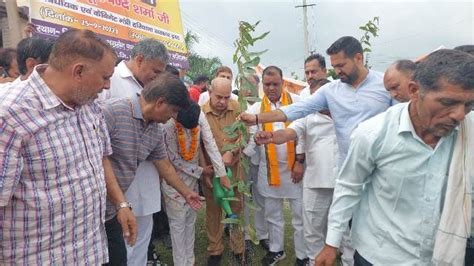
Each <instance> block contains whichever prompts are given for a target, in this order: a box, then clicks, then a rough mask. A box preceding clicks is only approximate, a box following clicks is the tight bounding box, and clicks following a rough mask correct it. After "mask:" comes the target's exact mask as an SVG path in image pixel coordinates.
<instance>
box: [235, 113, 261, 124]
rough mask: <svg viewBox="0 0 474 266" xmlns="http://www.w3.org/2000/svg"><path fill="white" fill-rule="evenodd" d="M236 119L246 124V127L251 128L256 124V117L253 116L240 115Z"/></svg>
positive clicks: (247, 114)
mask: <svg viewBox="0 0 474 266" xmlns="http://www.w3.org/2000/svg"><path fill="white" fill-rule="evenodd" d="M238 119H240V121H242V122H244V123H245V124H247V126H253V125H255V124H256V123H257V116H256V115H254V114H249V113H241V114H240V115H239V118H238Z"/></svg>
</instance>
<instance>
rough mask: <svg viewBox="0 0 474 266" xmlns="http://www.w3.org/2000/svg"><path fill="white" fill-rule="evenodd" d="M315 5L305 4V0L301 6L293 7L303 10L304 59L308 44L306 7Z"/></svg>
mask: <svg viewBox="0 0 474 266" xmlns="http://www.w3.org/2000/svg"><path fill="white" fill-rule="evenodd" d="M315 5H316V4H308V5H307V4H306V0H303V5H300V6H295V8H300V7H302V8H303V36H304V57H305V58H306V57H307V56H309V43H308V35H309V34H308V14H307V11H308V7H311V6H315Z"/></svg>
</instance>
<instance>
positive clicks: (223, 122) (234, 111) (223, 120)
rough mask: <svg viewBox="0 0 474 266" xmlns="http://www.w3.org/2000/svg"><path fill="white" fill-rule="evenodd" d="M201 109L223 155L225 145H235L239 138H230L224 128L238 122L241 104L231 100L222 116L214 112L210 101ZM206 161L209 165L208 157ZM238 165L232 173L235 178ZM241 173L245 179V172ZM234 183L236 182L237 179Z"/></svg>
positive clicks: (241, 177)
mask: <svg viewBox="0 0 474 266" xmlns="http://www.w3.org/2000/svg"><path fill="white" fill-rule="evenodd" d="M201 109H202V111H203V113H204V114H205V115H206V119H207V122H208V123H209V126H210V127H211V131H212V134H213V135H214V139H215V140H216V144H217V147H218V148H219V151H220V152H221V154H223V152H222V148H223V147H224V145H226V144H232V143H235V141H236V140H237V139H238V137H236V138H229V137H228V136H227V134H226V133H225V132H224V128H225V127H226V126H230V125H232V124H233V123H234V122H235V121H236V119H237V116H238V112H239V109H240V106H239V103H238V102H237V101H234V100H230V101H229V105H228V107H227V110H226V111H225V112H223V113H222V114H217V113H215V112H214V111H213V110H212V108H211V106H210V103H209V101H208V102H207V103H205V104H204V105H203V106H202V107H201ZM206 161H207V164H208V165H209V157H208V156H206ZM238 165H239V164H238V163H236V164H235V165H234V166H233V167H232V173H233V174H234V175H233V177H234V178H235V177H236V173H237V167H238ZM239 172H240V179H243V178H244V177H245V174H244V173H243V172H244V171H243V170H242V171H239ZM233 181H234V182H235V179H234V180H233Z"/></svg>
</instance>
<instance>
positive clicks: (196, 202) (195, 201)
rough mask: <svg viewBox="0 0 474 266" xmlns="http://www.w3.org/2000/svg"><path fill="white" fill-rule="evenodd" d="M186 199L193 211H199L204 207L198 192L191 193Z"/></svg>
mask: <svg viewBox="0 0 474 266" xmlns="http://www.w3.org/2000/svg"><path fill="white" fill-rule="evenodd" d="M184 198H185V199H186V202H187V203H188V204H189V206H191V208H192V209H193V210H195V211H197V210H199V209H200V208H201V207H202V202H201V197H199V195H198V194H197V193H196V192H194V191H189V193H187V194H186V196H185V197H184Z"/></svg>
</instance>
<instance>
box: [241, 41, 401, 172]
mask: <svg viewBox="0 0 474 266" xmlns="http://www.w3.org/2000/svg"><path fill="white" fill-rule="evenodd" d="M326 52H327V54H329V58H330V60H331V65H332V66H333V67H334V70H335V71H336V74H337V75H338V76H339V80H335V81H333V82H331V83H328V84H326V85H324V86H322V87H321V88H320V89H319V90H318V92H317V93H315V94H313V95H311V96H310V97H308V98H305V99H302V100H301V101H299V102H296V103H293V104H292V105H289V106H284V107H281V108H279V109H277V110H273V111H271V112H268V113H260V114H258V115H254V114H248V113H243V114H242V115H241V116H240V118H241V119H242V120H243V121H244V122H246V123H247V124H249V125H254V124H255V123H256V122H257V121H258V123H262V124H263V123H269V122H285V121H294V120H296V119H298V118H303V117H305V116H307V115H309V114H312V113H315V112H318V111H321V110H326V109H329V111H330V112H331V116H332V118H333V120H334V126H335V129H336V137H337V144H338V148H339V156H338V163H337V165H338V167H340V166H341V165H342V163H343V162H344V159H345V157H346V155H347V151H348V149H349V143H350V135H351V133H352V131H353V130H354V129H355V128H356V127H357V125H359V123H360V122H362V121H365V120H367V119H368V118H370V117H373V116H375V115H377V114H379V113H381V112H383V111H385V110H386V109H387V108H388V107H389V106H391V105H392V100H391V98H390V95H389V94H388V92H387V91H386V90H385V88H384V86H383V75H382V73H380V72H376V71H373V70H369V69H367V68H366V67H365V66H364V57H363V50H362V46H361V44H360V42H359V41H358V40H357V39H355V38H354V37H350V36H345V37H341V38H339V39H338V40H337V41H336V42H334V43H333V44H332V45H331V46H330V47H329V48H328V49H327V51H326Z"/></svg>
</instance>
